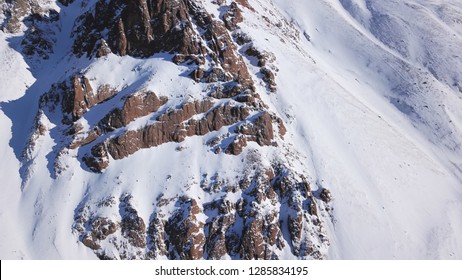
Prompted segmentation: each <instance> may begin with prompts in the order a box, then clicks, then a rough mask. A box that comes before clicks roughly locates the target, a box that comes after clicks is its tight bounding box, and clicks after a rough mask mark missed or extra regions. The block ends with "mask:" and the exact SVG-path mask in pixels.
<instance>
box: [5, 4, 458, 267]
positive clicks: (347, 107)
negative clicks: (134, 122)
mask: <svg viewBox="0 0 462 280" xmlns="http://www.w3.org/2000/svg"><path fill="white" fill-rule="evenodd" d="M203 2H206V3H207V5H206V7H207V9H209V10H213V9H215V10H214V11H213V12H214V13H216V14H217V15H218V14H219V10H218V9H217V7H216V6H215V5H211V4H210V2H211V1H208V0H204V1H203ZM228 2H229V1H228ZM249 3H250V5H251V6H252V7H253V8H254V9H255V10H256V12H252V11H251V10H248V9H244V12H243V14H244V18H245V20H244V22H243V23H241V24H240V27H241V29H242V30H243V31H245V32H246V33H248V34H249V35H250V36H251V37H252V39H253V40H254V44H255V45H256V46H259V47H262V48H263V49H266V50H268V51H270V52H272V53H274V55H275V57H276V62H275V63H274V65H276V67H277V68H278V71H277V75H276V82H277V84H278V87H277V92H276V93H273V94H264V95H263V94H262V99H263V101H265V103H266V104H268V105H269V106H270V109H271V110H273V111H275V112H278V113H279V115H280V116H283V118H284V121H285V123H286V127H287V130H288V134H287V136H286V138H285V140H286V142H287V145H288V146H292V147H293V148H295V149H296V150H297V151H298V152H299V154H298V155H297V160H294V161H293V162H292V163H291V164H293V165H294V166H295V168H296V169H297V170H304V171H307V172H308V174H310V176H311V178H309V180H310V182H311V183H312V185H313V186H314V187H315V188H316V189H321V188H322V187H324V188H328V189H330V190H331V191H332V195H333V198H334V200H333V202H332V207H333V212H332V216H331V217H324V218H325V223H326V225H328V236H329V239H330V243H331V244H330V247H329V252H328V258H332V259H461V258H462V240H461V239H460V238H459V237H460V236H462V151H461V143H462V82H461V78H462V77H461V75H462V62H461V59H460V58H461V57H462V49H460V47H459V46H460V45H462V42H461V41H462V17H461V14H462V4H461V3H460V1H456V0H453V1H442V0H441V1H437V0H433V1H430V0H419V1H418V0H414V1H412V0H406V1H379V0H340V1H336V0H319V1H304V0H293V1H283V0H273V1H271V0H249ZM71 7H72V6H71ZM74 7H75V6H74ZM66 11H70V9H67V10H66ZM73 13H76V12H75V11H73ZM76 16H77V15H76V14H70V15H69V16H68V18H69V22H68V21H63V27H62V29H61V30H60V31H59V32H61V33H58V35H57V38H60V39H58V40H61V42H62V43H61V44H58V45H60V46H62V49H58V50H55V55H54V56H52V58H51V60H50V61H48V62H46V63H45V64H44V65H42V66H36V65H32V66H31V65H28V62H26V61H25V60H24V58H23V57H22V55H20V54H19V53H18V52H17V51H15V50H17V49H20V48H19V46H18V44H19V42H17V40H15V36H14V35H11V34H5V33H3V32H0V65H1V67H0V69H1V73H0V102H1V103H0V104H1V105H0V106H1V107H0V108H1V109H0V127H1V130H2V131H1V133H0V147H1V150H0V155H1V158H2V159H3V160H2V161H1V163H0V179H1V181H2V183H1V188H2V196H1V197H0V223H1V225H2V226H1V228H0V258H2V259H5V258H8V259H9V258H15V259H16V258H32V259H48V258H51V259H56V258H65V259H75V258H78V259H81V258H82V259H88V258H95V255H94V254H93V253H92V252H91V251H90V250H89V249H88V248H87V247H85V246H83V245H82V244H81V243H80V242H78V240H77V238H76V236H75V235H74V234H73V233H72V230H71V229H72V223H73V217H74V214H75V213H74V211H75V210H76V209H77V208H78V207H79V205H80V204H82V203H83V202H85V201H88V200H97V198H103V197H107V196H109V195H114V194H117V195H120V194H122V193H124V192H126V191H130V192H131V193H132V194H135V196H136V197H138V200H137V201H136V204H137V206H139V208H138V209H139V212H140V213H139V214H140V216H141V217H143V219H144V220H149V218H150V215H151V213H152V212H153V208H154V207H153V205H152V201H154V200H155V198H156V197H157V196H158V195H159V194H160V193H165V194H166V195H175V193H176V192H185V193H188V192H193V193H197V188H195V187H194V182H197V181H200V180H201V178H199V177H198V174H215V173H217V172H223V170H225V172H223V177H224V178H228V179H229V180H232V178H233V177H235V176H236V175H237V174H240V173H242V172H244V170H243V169H242V166H240V158H237V157H232V156H229V155H220V156H219V157H216V156H212V155H210V151H208V150H207V147H206V146H204V143H203V142H204V141H205V140H203V139H201V138H200V137H191V138H189V139H187V140H186V141H185V142H184V143H182V144H181V145H180V146H181V147H182V149H183V148H184V149H185V151H184V152H182V154H181V155H180V154H179V153H178V152H176V149H177V148H178V145H177V144H166V145H163V146H162V147H161V148H156V149H148V150H143V151H140V152H138V153H136V154H134V155H132V156H131V157H128V158H125V159H123V160H120V161H118V162H115V163H114V165H111V166H110V168H109V169H108V170H107V172H105V173H104V174H102V175H100V174H93V173H89V172H87V171H85V170H84V169H83V168H82V166H81V165H80V163H79V162H78V160H76V158H75V157H74V156H76V155H72V154H71V155H70V156H69V158H67V159H66V161H65V162H66V164H67V167H66V171H65V172H63V173H62V174H61V175H59V176H57V177H56V178H54V176H53V174H52V172H51V169H52V168H50V167H49V164H50V163H49V157H48V156H49V154H50V151H51V150H53V147H54V146H55V144H56V143H54V142H53V139H52V138H50V137H45V138H43V139H42V140H41V141H40V143H39V144H38V145H40V146H39V148H38V149H36V151H37V152H36V154H34V161H33V162H34V163H33V164H34V166H33V168H32V169H33V173H32V175H31V177H30V179H29V180H28V181H27V184H25V185H24V184H23V180H24V176H22V177H21V175H23V174H20V170H21V162H20V161H19V160H18V158H19V157H20V155H19V154H20V152H18V151H19V150H20V149H19V147H21V146H22V147H24V146H25V144H26V143H25V141H26V139H25V138H24V135H27V134H28V133H30V128H31V127H32V125H33V121H34V120H33V119H34V117H35V112H36V109H37V102H38V97H39V95H40V94H42V93H43V92H45V91H46V90H47V89H48V88H49V86H50V85H51V84H52V83H53V82H54V79H59V78H60V77H61V76H62V75H65V74H63V72H64V71H65V69H72V67H74V68H76V69H84V71H85V72H86V73H88V75H89V76H90V77H91V76H93V77H98V78H100V79H101V80H103V79H106V80H107V81H108V82H110V83H111V84H117V86H119V87H120V88H124V87H126V86H133V87H136V86H139V87H141V85H139V84H137V83H139V81H140V80H142V81H145V84H148V85H149V86H150V87H152V89H153V90H155V91H156V92H162V91H166V89H167V88H170V87H171V86H172V85H174V90H172V91H171V92H173V93H177V92H181V91H186V93H187V92H188V91H190V93H191V94H194V92H195V93H196V94H198V93H197V92H200V89H199V88H198V86H197V85H196V84H194V83H193V82H192V81H191V80H188V79H187V78H185V77H183V76H182V73H183V71H184V69H182V68H181V67H177V66H176V65H174V64H172V63H170V62H168V61H165V60H163V59H162V57H154V58H151V59H150V60H148V61H140V60H137V59H133V58H128V57H124V58H118V57H115V56H112V55H110V56H109V57H108V58H106V59H105V60H104V59H103V60H100V61H96V62H95V61H90V62H88V61H85V60H77V59H69V58H67V57H66V55H67V52H66V50H67V49H68V48H69V45H66V44H69V43H66V40H67V39H66V37H65V36H68V34H69V32H70V28H71V27H72V26H71V25H72V23H71V22H72V21H73V19H74V18H75V17H76ZM59 34H61V35H59ZM247 63H248V64H249V67H250V68H251V69H253V71H254V72H255V73H254V74H255V75H257V74H258V71H259V70H258V69H257V67H255V65H254V62H252V61H250V60H249V61H247ZM87 64H91V65H87ZM52 65H55V66H54V67H53V68H51V67H52ZM56 65H57V66H56ZM87 66H88V67H87ZM48 67H50V68H48ZM107 69H111V70H112V71H114V76H112V77H117V76H120V75H122V74H116V73H118V71H119V72H122V73H123V71H126V69H137V70H136V71H131V72H130V74H127V75H126V80H124V81H111V76H104V75H105V73H107V72H108V71H107ZM139 73H143V75H146V76H142V78H140V76H139ZM157 73H158V74H157ZM150 75H151V76H150ZM34 76H35V77H45V76H49V79H45V82H43V81H44V80H43V79H41V82H40V83H41V84H37V83H35V84H34V82H35V78H34ZM168 77H172V81H171V82H167V83H166V84H165V85H163V84H162V83H163V82H165V81H166V80H167V81H168V79H169V78H168ZM175 87H178V88H175ZM258 87H259V89H260V90H262V91H264V85H263V84H261V85H259V86H258ZM30 88H32V90H30ZM198 89H199V90H198ZM181 94H183V92H181ZM199 94H201V93H199ZM175 95H176V94H173V95H172V97H175ZM178 95H179V94H178ZM13 109H16V110H20V111H19V112H16V113H12V110H13ZM29 112H32V113H31V114H29ZM12 116H14V120H12V119H11V118H13V117H12ZM13 121H14V123H15V125H13V124H12V122H13ZM141 121H148V120H141ZM18 124H20V125H18ZM50 126H52V124H50ZM50 128H52V127H50ZM212 136H213V135H211V136H210V138H211V137H212ZM12 139H13V141H12ZM18 139H19V140H21V139H23V141H24V143H21V142H19V143H18V142H15V141H16V140H18ZM275 153H276V155H275ZM277 153H278V152H277V151H274V150H273V149H271V148H267V149H266V150H265V152H264V157H263V158H262V159H260V160H261V161H262V162H270V161H271V160H272V158H273V157H277V156H278V155H277ZM185 155H186V156H187V159H186V160H185V158H184V156H185ZM22 170H23V169H22ZM171 177H173V178H175V181H174V182H172V181H169V178H171ZM191 182H193V183H192V184H191ZM188 184H191V185H192V186H191V188H188V189H184V190H179V189H178V188H176V186H177V185H188ZM136 194H138V195H136ZM201 199H203V200H204V201H210V200H213V199H214V198H213V197H206V196H204V197H201ZM102 211H103V210H102ZM108 214H109V215H110V214H111V213H108ZM281 254H282V256H283V257H285V258H290V257H292V256H291V254H290V253H289V252H281Z"/></svg>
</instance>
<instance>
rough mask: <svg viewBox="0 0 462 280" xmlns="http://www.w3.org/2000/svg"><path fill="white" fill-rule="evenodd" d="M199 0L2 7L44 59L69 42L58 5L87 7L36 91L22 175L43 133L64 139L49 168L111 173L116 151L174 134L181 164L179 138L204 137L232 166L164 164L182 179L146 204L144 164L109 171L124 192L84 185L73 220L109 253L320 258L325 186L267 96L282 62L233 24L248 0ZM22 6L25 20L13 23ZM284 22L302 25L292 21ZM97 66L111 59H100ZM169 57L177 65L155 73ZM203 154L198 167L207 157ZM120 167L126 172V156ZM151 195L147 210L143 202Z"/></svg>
mask: <svg viewBox="0 0 462 280" xmlns="http://www.w3.org/2000/svg"><path fill="white" fill-rule="evenodd" d="M203 2H204V1H195V0H184V1H179V0H178V1H177V0H171V1H166V0H99V1H60V3H59V8H60V9H61V12H57V11H56V10H54V9H51V8H50V9H48V10H39V11H37V10H34V9H32V8H31V9H29V8H28V9H24V11H23V12H21V13H19V12H17V13H16V14H12V16H11V17H10V18H8V20H7V21H6V24H5V27H4V28H6V30H7V31H8V32H19V30H21V28H22V30H25V31H24V32H25V35H24V37H23V38H24V39H23V42H24V43H23V45H24V48H25V49H26V50H29V51H27V52H26V55H28V56H29V57H35V58H37V57H36V56H35V55H36V54H38V55H39V57H40V58H41V59H43V60H47V59H48V57H49V56H53V53H54V48H56V47H59V48H61V46H59V43H57V44H58V46H56V45H55V42H56V40H57V39H56V37H57V36H59V35H57V34H59V32H62V31H60V30H61V29H62V27H61V26H60V24H61V21H60V17H62V16H61V15H60V14H61V13H63V11H66V10H67V9H72V8H73V9H76V7H80V9H81V11H82V12H81V13H80V14H78V15H76V17H75V21H74V23H73V25H72V28H71V29H70V30H69V31H70V34H69V35H70V36H71V40H72V43H71V44H69V43H68V44H67V45H68V46H69V48H70V50H69V51H71V53H70V54H68V57H67V59H68V61H69V63H70V64H72V65H69V67H68V69H67V70H66V72H65V74H64V75H62V76H61V77H60V78H58V79H56V80H55V81H52V84H51V86H50V88H49V89H48V90H47V92H46V93H44V94H43V95H41V97H40V99H39V105H38V113H37V114H36V118H35V124H34V128H33V133H32V134H31V137H30V139H29V141H28V144H27V145H26V148H25V150H24V153H23V162H24V166H23V170H24V176H23V188H27V187H30V184H31V183H30V180H31V178H33V176H34V170H35V168H36V165H35V161H36V159H35V158H36V154H37V153H39V152H40V145H41V144H40V143H41V139H42V138H47V137H50V138H51V139H53V142H54V143H56V145H54V147H53V151H52V152H51V153H49V154H48V156H47V161H48V166H49V167H50V168H49V169H50V173H51V176H52V177H53V178H55V179H59V178H60V177H61V176H65V175H64V174H68V173H69V172H75V170H70V167H69V166H71V164H70V162H71V161H72V160H74V159H75V160H77V161H78V162H79V163H80V167H79V168H81V169H82V171H83V172H89V173H95V175H94V176H106V175H105V174H106V173H111V172H112V171H111V170H112V169H111V168H112V165H114V164H116V163H117V162H118V161H122V160H123V159H126V158H131V157H133V156H134V155H136V154H138V153H140V152H142V151H147V152H148V153H152V151H154V150H155V149H169V148H165V147H167V144H169V143H170V144H175V145H176V147H175V148H174V149H171V150H170V152H168V153H170V154H173V153H179V154H180V157H179V158H178V159H177V161H176V162H175V163H173V164H175V165H178V166H180V165H181V164H182V162H188V156H187V153H186V152H185V151H184V149H188V148H187V145H188V144H184V145H182V143H188V141H195V140H190V139H201V140H200V141H201V142H202V143H203V144H202V145H203V147H204V151H205V154H204V157H205V158H210V159H211V160H214V161H218V162H220V161H222V160H226V161H230V162H235V163H230V166H233V164H234V166H235V170H234V171H233V172H230V171H229V170H227V169H228V168H229V167H228V168H227V167H225V166H226V165H223V166H222V167H221V168H218V169H216V170H215V171H214V173H213V174H208V173H207V172H199V173H198V171H193V172H192V171H185V174H188V176H190V177H188V178H190V179H186V180H185V181H188V180H190V181H189V182H187V183H186V185H182V184H184V183H180V182H181V180H180V179H178V178H175V175H171V174H169V175H168V176H167V179H166V182H170V183H169V188H174V190H173V191H169V192H161V193H159V190H156V191H153V192H152V194H149V195H148V196H150V197H153V200H152V201H150V202H149V204H150V205H140V202H137V201H140V199H141V197H140V193H136V192H135V191H134V189H133V188H136V185H138V184H139V183H138V179H137V175H136V174H135V175H134V177H132V179H131V180H128V181H123V180H122V179H120V180H119V179H117V180H116V179H114V180H116V181H118V183H117V184H118V185H125V186H126V187H124V191H123V192H120V189H119V188H117V187H116V188H114V190H112V191H111V190H110V188H108V186H107V185H106V187H105V188H108V189H107V192H106V194H105V195H104V196H101V195H100V194H96V193H91V192H88V193H87V194H86V196H85V197H83V199H82V201H81V202H80V203H79V204H78V206H77V208H75V209H74V214H73V219H74V222H73V224H72V228H69V229H68V230H69V231H72V233H73V234H74V236H75V238H76V239H77V240H79V242H81V243H82V244H83V245H84V246H86V247H87V248H88V250H93V251H94V253H95V254H96V255H97V256H98V257H99V258H101V259H112V258H123V259H152V258H153V259H157V258H168V259H222V258H232V259H279V258H281V257H282V256H284V255H287V254H290V255H293V256H294V257H296V258H301V259H304V258H314V259H322V258H324V257H325V256H326V252H327V248H328V245H329V239H328V237H327V233H326V230H325V228H324V225H323V224H324V222H325V220H326V218H327V220H328V217H329V209H330V208H329V202H330V194H329V192H328V190H326V189H325V190H324V191H323V192H321V190H320V189H319V188H318V187H317V188H316V192H314V191H313V190H312V187H311V184H312V183H311V182H309V181H308V179H307V178H309V177H310V174H306V173H304V171H303V169H299V168H297V169H295V168H293V167H292V166H293V162H294V161H299V159H297V158H296V156H295V154H296V153H297V152H296V150H294V149H293V148H291V147H290V146H289V145H288V144H287V143H286V142H287V141H286V140H285V135H286V127H285V124H284V121H283V119H282V118H281V117H280V116H279V115H278V113H276V112H275V111H273V110H271V109H270V106H268V105H267V104H266V103H265V102H264V101H263V99H262V97H261V96H262V95H268V94H275V93H276V92H277V84H276V73H277V71H278V69H277V67H276V57H275V56H274V54H272V53H271V52H269V51H267V50H265V49H263V48H262V47H261V46H256V45H254V43H253V41H252V38H251V36H249V35H248V34H246V33H245V32H244V31H243V30H241V29H240V27H239V25H240V24H241V23H242V22H243V21H244V18H245V14H249V15H252V14H254V13H256V11H255V9H254V8H253V7H252V6H251V5H250V4H249V3H248V2H247V1H245V0H244V1H206V2H207V3H206V6H207V7H208V9H210V8H211V7H212V8H213V9H215V11H216V12H215V13H210V12H208V10H207V9H206V6H204V3H203ZM16 5H19V4H16ZM10 6H11V5H10ZM10 6H9V7H10ZM32 6H33V5H32ZM11 7H12V11H18V10H17V9H16V8H15V6H14V5H13V6H11ZM21 11H22V10H21ZM26 18H32V20H31V24H29V25H28V24H24V25H21V24H18V23H17V21H19V20H21V19H23V22H28V19H27V20H26ZM38 23H40V24H38ZM281 24H282V23H281ZM21 26H22V27H21ZM31 28H34V31H33V32H30V29H31ZM284 28H287V29H289V30H292V31H293V33H294V34H297V31H296V29H295V28H294V27H293V26H291V25H290V23H288V22H284ZM45 33H46V34H49V36H39V35H40V34H45ZM33 34H35V35H33ZM286 35H287V34H286ZM289 36H290V33H289ZM33 38H37V40H39V43H38V44H37V41H36V40H35V39H33ZM288 38H290V37H288ZM293 38H296V36H294V37H293ZM34 40H35V41H34ZM27 42H32V43H31V44H28V43H27ZM114 61H119V62H118V63H119V65H124V63H129V65H130V66H128V64H126V65H125V66H117V63H116V64H114ZM133 61H135V62H136V63H138V66H133V64H131V63H132V62H133ZM159 61H160V62H159ZM143 63H146V64H147V65H149V67H148V66H146V65H143ZM157 63H162V65H168V66H163V67H164V68H162V67H159V66H157ZM76 65H85V66H83V67H82V66H80V67H79V66H76ZM140 65H141V66H140ZM99 67H105V69H106V70H105V71H108V72H104V73H101V71H100V70H94V69H98V68H99ZM124 67H127V68H126V69H124ZM166 67H173V68H172V69H177V70H179V69H181V73H178V71H177V70H175V71H176V72H175V71H173V72H166V73H164V74H159V73H161V72H162V71H164V72H165V71H166V70H163V69H165V68H166ZM133 72H135V73H134V74H133ZM169 75H170V76H169ZM127 76H131V78H130V81H126V80H125V79H126V77H127ZM179 79H180V80H179ZM169 80H170V81H169ZM124 81H125V82H124ZM180 81H181V83H183V84H182V85H176V84H175V83H177V82H180ZM158 84H164V85H163V86H162V87H160V86H158ZM197 137H200V138H197ZM185 146H186V147H185ZM163 147H164V148H163ZM168 153H167V154H168ZM167 154H164V156H167V157H168V155H167ZM159 160H161V161H162V160H165V159H162V158H159ZM116 165H117V164H116ZM197 165H198V166H199V167H200V169H204V168H205V167H206V166H207V162H205V161H204V162H198V163H197ZM201 166H202V167H201ZM117 170H120V171H119V172H120V173H119V174H118V175H116V177H115V178H120V177H121V176H123V175H122V174H123V172H124V169H123V168H122V169H120V166H119V167H117ZM139 172H140V173H142V172H144V173H147V172H148V170H147V169H146V170H139ZM116 173H117V172H116ZM159 173H163V172H160V171H159ZM98 174H100V175H98ZM110 176H112V175H110ZM143 176H144V175H143ZM151 176H153V177H152V178H150V179H148V184H149V185H152V188H161V187H162V186H161V185H158V184H157V186H156V184H154V183H153V182H154V181H155V180H156V177H158V176H160V175H159V174H156V172H154V174H153V175H151ZM181 176H182V175H180V176H179V177H180V178H181ZM197 178H199V180H197ZM149 180H152V181H151V182H149ZM172 182H175V183H172ZM166 184H167V183H166ZM134 186H135V187H134ZM94 187H97V186H94ZM321 193H322V194H323V195H322V196H321ZM154 194H156V196H154ZM145 195H146V193H145ZM141 200H142V199H141ZM144 203H146V202H144ZM146 208H149V209H151V210H149V211H150V212H149V216H148V217H146V215H145V214H144V216H143V215H141V214H140V212H139V211H140V209H143V211H144V212H146V210H145V209H146Z"/></svg>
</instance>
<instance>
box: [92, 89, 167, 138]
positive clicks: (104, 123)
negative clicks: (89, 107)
mask: <svg viewBox="0 0 462 280" xmlns="http://www.w3.org/2000/svg"><path fill="white" fill-rule="evenodd" d="M165 103H167V98H166V97H163V96H162V97H157V95H156V94H155V93H154V92H152V91H144V92H140V93H135V94H133V95H130V96H128V97H127V98H126V99H125V102H124V104H123V106H122V108H116V109H113V110H112V111H111V112H110V113H109V114H107V115H106V116H105V117H104V118H103V119H102V120H101V121H100V124H99V126H101V127H103V128H104V131H105V132H108V131H112V130H114V129H117V128H121V127H124V126H126V125H128V124H129V123H130V122H132V121H133V120H135V119H137V118H139V117H143V116H146V115H148V114H150V113H153V112H156V111H157V110H158V109H159V108H160V107H161V106H162V105H164V104H165Z"/></svg>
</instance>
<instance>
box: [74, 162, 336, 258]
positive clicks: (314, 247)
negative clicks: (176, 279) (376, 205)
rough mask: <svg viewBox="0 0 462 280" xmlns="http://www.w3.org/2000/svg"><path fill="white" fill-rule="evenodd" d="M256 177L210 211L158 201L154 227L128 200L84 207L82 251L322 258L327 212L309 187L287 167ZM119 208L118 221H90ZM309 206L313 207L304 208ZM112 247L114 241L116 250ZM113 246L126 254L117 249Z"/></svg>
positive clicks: (79, 222) (79, 219) (80, 214)
mask: <svg viewBox="0 0 462 280" xmlns="http://www.w3.org/2000/svg"><path fill="white" fill-rule="evenodd" d="M255 164H258V162H256V163H255ZM256 170H257V171H256V172H254V173H253V174H252V175H251V176H250V177H247V176H244V177H243V178H241V180H239V183H238V184H237V185H236V186H230V185H226V184H225V185H223V186H222V187H223V188H226V189H228V191H227V193H225V194H224V195H223V196H222V197H221V198H220V199H217V200H215V201H213V202H210V203H207V204H205V205H203V207H202V206H201V205H200V204H199V203H198V201H197V200H196V199H194V198H189V197H184V196H182V197H176V198H172V199H167V198H165V197H159V198H158V200H157V203H156V210H155V212H154V213H153V214H152V215H151V217H152V218H151V220H150V221H149V227H148V228H146V227H145V222H144V221H143V219H141V218H140V217H139V216H138V212H137V211H136V209H135V207H134V206H133V201H132V200H133V197H132V196H130V195H127V194H123V195H122V196H121V197H120V199H119V202H117V200H116V199H115V198H114V197H111V198H107V199H105V200H103V201H99V202H98V203H97V204H96V203H95V204H93V205H92V204H85V205H81V206H79V209H78V210H77V211H76V213H77V214H76V217H75V221H76V222H75V223H74V226H73V228H74V231H75V232H76V233H77V234H78V235H79V238H80V240H81V241H82V242H83V244H84V245H85V246H87V247H89V248H90V249H92V250H94V251H95V253H96V254H97V255H98V256H99V257H100V258H103V259H107V258H119V257H123V258H129V259H131V258H138V259H151V258H154V259H155V258H162V257H167V258H169V259H182V260H196V259H204V258H206V259H222V258H226V257H231V258H233V259H278V258H279V257H278V252H281V251H282V250H286V248H285V247H286V246H289V248H288V250H290V251H292V253H293V254H294V255H295V256H297V257H299V258H302V259H303V258H314V259H319V258H322V257H323V251H324V250H325V248H326V247H327V246H328V244H329V242H328V240H327V238H326V234H325V232H324V228H323V225H322V222H321V220H320V217H319V212H318V211H323V210H322V209H319V210H318V207H319V206H317V205H316V202H315V198H314V196H313V193H312V192H311V191H310V187H309V184H308V183H307V182H306V181H304V179H303V178H300V177H298V179H297V176H296V175H295V174H290V173H287V171H288V170H287V169H281V166H279V167H277V168H274V169H273V168H271V169H269V170H266V171H263V170H261V169H259V168H256ZM273 172H275V173H273ZM246 175H249V174H246ZM249 178H251V180H250V181H249ZM217 180H219V178H217V177H215V178H214V179H213V180H211V181H210V184H215V183H216V182H217ZM298 180H301V181H298ZM209 191H210V192H211V193H213V192H216V190H214V189H213V188H210V189H209ZM233 193H242V195H241V197H242V198H240V199H239V200H237V201H236V202H233V201H232V200H230V198H231V197H232V196H233V195H232V194H233ZM117 204H119V206H118V209H119V214H118V216H119V217H118V218H117V219H115V220H111V219H110V218H108V217H105V216H104V217H100V216H97V215H94V214H91V213H92V210H91V209H95V208H96V209H98V211H102V212H108V209H109V210H110V209H111V208H113V209H117ZM168 204H170V205H174V208H173V211H171V212H166V210H165V206H166V205H168ZM305 204H306V205H311V206H310V207H309V208H308V209H305V208H304V207H303V206H302V205H305ZM263 208H265V210H264V211H263ZM212 213H214V214H213V215H212ZM207 216H208V217H210V218H208V219H206V218H205V217H207ZM284 232H288V233H289V234H290V236H284ZM108 240H112V241H110V242H111V243H112V245H111V246H110V247H108V246H106V243H107V241H108ZM287 240H289V241H288V242H287ZM146 242H148V243H146ZM112 246H115V248H117V252H119V255H114V251H111V250H110V248H111V247H112Z"/></svg>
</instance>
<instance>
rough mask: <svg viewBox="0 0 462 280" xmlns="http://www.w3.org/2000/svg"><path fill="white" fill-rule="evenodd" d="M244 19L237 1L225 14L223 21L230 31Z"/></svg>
mask: <svg viewBox="0 0 462 280" xmlns="http://www.w3.org/2000/svg"><path fill="white" fill-rule="evenodd" d="M243 20H244V18H243V17H242V14H241V10H240V9H239V7H238V6H237V4H236V2H232V3H231V5H230V6H229V9H228V10H227V11H226V13H224V15H223V22H224V23H225V26H226V28H228V29H229V30H230V31H234V30H235V29H236V28H237V25H238V24H239V23H241V22H242V21H243Z"/></svg>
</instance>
